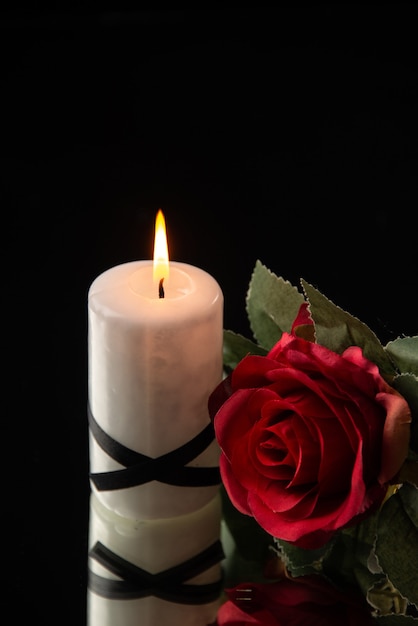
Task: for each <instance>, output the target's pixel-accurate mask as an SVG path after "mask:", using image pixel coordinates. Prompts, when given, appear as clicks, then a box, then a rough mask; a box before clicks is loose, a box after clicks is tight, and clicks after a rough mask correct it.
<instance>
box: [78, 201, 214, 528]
mask: <svg viewBox="0 0 418 626" xmlns="http://www.w3.org/2000/svg"><path fill="white" fill-rule="evenodd" d="M161 218H163V216H162V214H161V213H159V214H158V215H157V222H158V220H160V225H161V222H162V223H163V225H164V220H163V219H162V220H161ZM158 232H159V230H158V229H157V228H156V248H157V239H158V237H159V235H158V237H157V233H158ZM165 241H166V239H165ZM163 247H164V246H163ZM166 247H167V246H166ZM154 259H155V260H154V261H152V260H146V261H132V262H128V263H124V264H121V265H117V266H116V267H113V268H111V269H109V270H107V271H105V272H104V273H102V274H101V275H100V276H98V277H97V278H96V279H95V280H94V281H93V283H92V285H91V286H90V289H89V293H88V359H89V386H88V395H89V415H90V443H89V449H90V471H91V488H92V491H93V493H95V494H96V496H97V498H98V499H99V500H100V501H101V502H102V503H103V504H104V505H105V506H106V507H108V508H109V509H112V510H113V511H115V512H116V513H118V514H119V515H122V516H127V517H131V518H139V519H142V520H144V519H155V518H168V517H173V516H176V515H185V514H187V513H190V512H192V511H196V510H197V509H199V508H201V507H202V506H204V505H205V504H207V503H208V502H209V501H210V500H211V499H212V498H213V497H214V496H215V495H216V493H217V491H218V490H219V475H218V462H219V449H218V445H217V443H216V441H215V440H214V438H213V432H212V431H211V424H210V420H209V415H208V409H207V401H208V398H209V395H210V393H211V391H212V390H213V389H214V388H215V387H216V385H217V384H218V383H219V382H220V380H221V378H222V370H223V363H222V345H223V295H222V291H221V289H220V287H219V285H218V283H217V282H216V281H215V279H214V278H213V277H212V276H210V275H209V274H208V273H207V272H205V271H203V270H202V269H200V268H197V267H194V266H192V265H188V264H185V263H180V262H173V261H170V262H168V251H167V259H166V260H165V261H164V259H162V257H161V254H160V252H158V250H156V249H155V250H154ZM154 268H155V269H156V271H155V272H154ZM191 468H194V469H191Z"/></svg>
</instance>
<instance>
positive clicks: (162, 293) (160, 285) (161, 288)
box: [158, 278, 164, 298]
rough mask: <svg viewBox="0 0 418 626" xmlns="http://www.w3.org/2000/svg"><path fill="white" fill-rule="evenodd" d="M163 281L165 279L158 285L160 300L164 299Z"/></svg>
mask: <svg viewBox="0 0 418 626" xmlns="http://www.w3.org/2000/svg"><path fill="white" fill-rule="evenodd" d="M163 280H164V278H162V279H161V280H160V282H159V284H158V296H159V297H160V298H164V287H163Z"/></svg>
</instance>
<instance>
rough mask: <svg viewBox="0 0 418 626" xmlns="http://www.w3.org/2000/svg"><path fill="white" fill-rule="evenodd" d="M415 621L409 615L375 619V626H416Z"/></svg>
mask: <svg viewBox="0 0 418 626" xmlns="http://www.w3.org/2000/svg"><path fill="white" fill-rule="evenodd" d="M417 623H418V622H417V619H416V618H415V619H414V618H413V617H411V616H409V615H387V616H384V617H376V626H417Z"/></svg>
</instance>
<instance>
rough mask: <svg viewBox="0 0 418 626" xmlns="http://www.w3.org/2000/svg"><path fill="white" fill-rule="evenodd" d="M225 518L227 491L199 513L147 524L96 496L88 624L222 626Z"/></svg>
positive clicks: (91, 531)
mask: <svg viewBox="0 0 418 626" xmlns="http://www.w3.org/2000/svg"><path fill="white" fill-rule="evenodd" d="M220 518H221V498H220V494H219V493H218V494H217V496H215V497H214V498H213V499H212V500H211V501H210V502H209V503H208V504H206V505H205V506H204V507H202V508H201V509H199V510H198V511H196V512H194V513H189V514H188V515H180V516H177V517H174V518H167V519H158V520H147V521H137V520H132V519H129V518H125V517H120V516H118V515H117V514H116V513H114V512H113V511H109V509H107V508H106V507H104V506H103V505H102V504H101V503H100V502H99V501H98V500H97V498H96V497H95V496H94V494H92V495H91V497H90V525H89V558H88V569H89V583H88V591H87V624H88V626H115V624H117V625H118V626H139V625H140V626H156V625H157V624H158V625H161V626H165V625H168V624H170V626H177V625H178V626H206V625H207V624H212V623H214V621H215V619H216V614H217V611H218V609H219V606H220V604H221V596H222V566H223V559H224V554H223V551H222V548H221V547H220V541H219V536H220ZM196 529H199V531H198V532H196ZM196 563H198V565H196ZM172 568H174V570H173V569H172ZM190 585H192V586H193V587H192V589H193V594H192V595H191V594H190ZM190 595H191V597H192V600H190Z"/></svg>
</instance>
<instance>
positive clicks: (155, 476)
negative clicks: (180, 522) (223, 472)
mask: <svg viewBox="0 0 418 626" xmlns="http://www.w3.org/2000/svg"><path fill="white" fill-rule="evenodd" d="M87 411H88V419H89V427H90V431H91V433H92V435H93V437H94V438H95V440H96V441H97V443H98V444H99V446H100V447H101V448H102V449H103V450H104V451H105V452H106V453H107V454H108V455H109V456H110V457H111V458H112V459H114V460H115V461H117V462H118V463H119V464H120V465H123V466H124V468H125V469H120V470H112V471H109V472H97V473H93V472H92V473H90V478H91V480H92V481H93V483H94V485H95V487H96V489H97V490H98V491H113V490H116V489H126V488H128V487H135V486H137V485H143V484H144V483H147V482H150V481H152V480H156V481H159V482H161V483H166V484H167V485H177V486H179V487H208V486H210V485H218V484H220V482H221V479H220V472H219V467H216V466H215V467H189V466H187V463H190V462H191V461H192V460H193V459H195V458H196V457H197V456H199V454H201V452H203V451H204V450H205V449H206V448H207V447H208V446H209V444H210V443H212V441H213V440H214V437H215V435H214V430H213V424H212V422H209V424H208V425H207V426H206V427H205V428H204V429H203V430H202V431H201V432H200V433H198V434H197V435H196V436H195V437H194V438H193V439H191V440H190V441H188V442H187V443H185V444H184V445H182V446H180V447H179V448H177V449H176V450H172V451H171V452H167V453H166V454H163V455H162V456H159V457H157V458H152V457H149V456H146V455H145V454H141V453H139V452H135V450H131V449H130V448H127V447H126V446H124V445H122V444H121V443H119V442H118V441H116V440H115V439H113V438H112V437H111V436H110V435H108V434H107V433H106V432H105V431H104V430H103V429H102V428H101V427H100V426H99V424H98V423H97V422H96V420H95V419H94V416H93V414H92V412H91V409H90V406H88V409H87Z"/></svg>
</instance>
